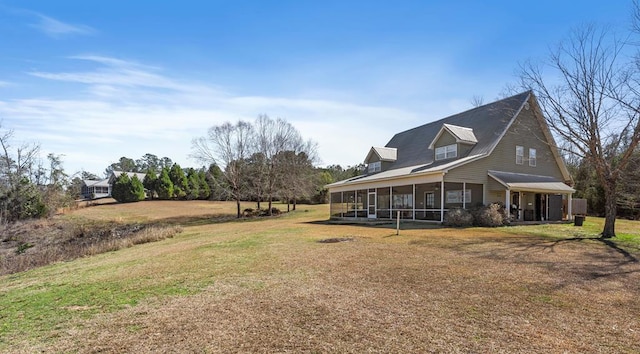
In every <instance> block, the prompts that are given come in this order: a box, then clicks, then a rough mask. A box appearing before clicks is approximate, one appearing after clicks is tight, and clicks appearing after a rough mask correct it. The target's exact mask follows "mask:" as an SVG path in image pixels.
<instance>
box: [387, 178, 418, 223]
mask: <svg viewBox="0 0 640 354" xmlns="http://www.w3.org/2000/svg"><path fill="white" fill-rule="evenodd" d="M413 199H414V198H413V185H409V186H400V187H393V197H392V203H391V205H392V207H393V213H394V215H392V217H394V218H395V217H396V215H395V213H396V211H400V218H402V219H413Z"/></svg>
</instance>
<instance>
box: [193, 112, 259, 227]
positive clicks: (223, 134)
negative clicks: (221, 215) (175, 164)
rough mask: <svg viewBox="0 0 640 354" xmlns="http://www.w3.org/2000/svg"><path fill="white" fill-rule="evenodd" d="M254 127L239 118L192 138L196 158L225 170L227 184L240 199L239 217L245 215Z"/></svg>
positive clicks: (231, 192)
mask: <svg viewBox="0 0 640 354" xmlns="http://www.w3.org/2000/svg"><path fill="white" fill-rule="evenodd" d="M252 138H253V128H252V126H251V124H250V123H248V122H244V121H239V122H238V123H236V124H235V125H233V124H231V123H229V122H227V123H224V124H222V125H218V126H213V127H211V128H209V130H208V131H207V135H206V136H204V137H200V138H195V139H193V141H192V148H193V157H195V158H196V159H198V160H200V161H203V162H206V163H209V164H212V163H215V164H217V165H218V166H220V167H222V169H223V176H224V178H225V181H226V183H225V186H227V187H228V192H229V194H230V196H231V198H232V199H233V200H235V201H236V206H237V216H238V217H241V216H242V213H241V210H240V202H241V201H242V199H243V198H244V195H245V193H246V190H245V186H244V184H245V181H246V178H247V176H246V173H247V168H246V165H245V160H246V159H247V157H249V156H250V154H251V147H252V145H253V142H252Z"/></svg>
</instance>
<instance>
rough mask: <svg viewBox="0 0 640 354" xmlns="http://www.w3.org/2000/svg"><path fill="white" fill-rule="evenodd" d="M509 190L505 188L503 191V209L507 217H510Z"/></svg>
mask: <svg viewBox="0 0 640 354" xmlns="http://www.w3.org/2000/svg"><path fill="white" fill-rule="evenodd" d="M510 201H511V190H509V189H506V190H505V191H504V209H505V211H506V212H507V218H510V217H511V203H509V202H510Z"/></svg>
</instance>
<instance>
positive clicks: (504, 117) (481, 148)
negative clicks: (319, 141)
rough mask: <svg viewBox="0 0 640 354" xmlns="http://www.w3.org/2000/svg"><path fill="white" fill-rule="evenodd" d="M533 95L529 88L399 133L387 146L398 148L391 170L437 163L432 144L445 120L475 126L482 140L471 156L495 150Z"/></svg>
mask: <svg viewBox="0 0 640 354" xmlns="http://www.w3.org/2000/svg"><path fill="white" fill-rule="evenodd" d="M529 95H530V91H526V92H523V93H520V94H517V95H515V96H511V97H508V98H505V99H502V100H500V101H496V102H493V103H489V104H486V105H484V106H480V107H476V108H473V109H471V110H468V111H466V112H462V113H458V114H455V115H452V116H449V117H446V118H443V119H440V120H437V121H435V122H431V123H427V124H425V125H421V126H419V127H416V128H413V129H409V130H407V131H404V132H401V133H398V134H396V135H395V136H394V137H393V138H391V140H390V141H389V142H388V143H387V145H385V147H390V148H396V149H398V157H397V160H396V161H395V162H394V163H393V164H392V165H391V166H389V168H388V170H392V169H397V168H403V167H409V166H416V165H424V164H430V166H428V167H434V166H435V164H432V163H433V161H434V156H433V155H434V150H429V148H428V147H429V144H430V143H431V142H432V141H433V139H434V138H435V136H436V134H438V132H439V131H440V128H442V125H443V124H445V123H446V124H453V125H457V126H460V127H466V128H471V129H473V133H474V134H475V136H476V138H477V139H478V143H477V144H475V145H474V146H473V148H472V149H471V151H469V153H468V155H467V156H473V155H483V154H487V153H489V152H491V150H492V149H493V148H494V147H495V145H496V144H497V143H498V140H499V139H500V137H501V136H502V134H503V133H504V131H505V129H507V127H508V125H509V122H510V121H511V119H512V118H513V117H514V115H515V114H516V112H517V111H518V110H519V109H520V108H521V107H522V105H523V104H524V103H525V102H526V100H527V99H528V98H529ZM459 157H464V156H459ZM438 162H441V161H438ZM442 162H444V163H446V162H449V161H442Z"/></svg>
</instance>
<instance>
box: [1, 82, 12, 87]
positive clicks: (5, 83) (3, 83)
mask: <svg viewBox="0 0 640 354" xmlns="http://www.w3.org/2000/svg"><path fill="white" fill-rule="evenodd" d="M10 85H11V83H10V82H8V81H0V88H1V87H7V86H10Z"/></svg>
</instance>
